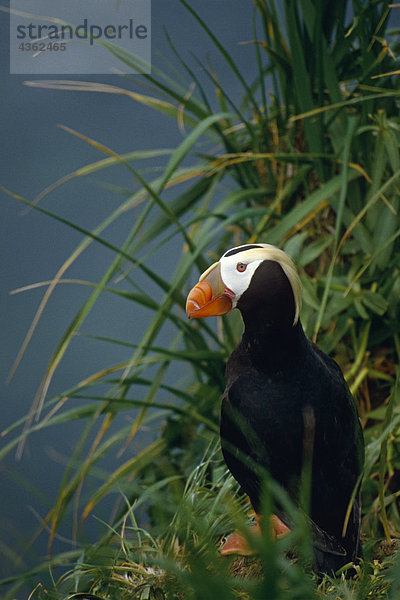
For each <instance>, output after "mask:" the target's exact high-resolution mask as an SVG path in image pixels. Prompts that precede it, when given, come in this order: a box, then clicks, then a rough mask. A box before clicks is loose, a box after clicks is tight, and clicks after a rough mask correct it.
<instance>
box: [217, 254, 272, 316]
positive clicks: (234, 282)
mask: <svg viewBox="0 0 400 600" xmlns="http://www.w3.org/2000/svg"><path fill="white" fill-rule="evenodd" d="M243 254H244V253H243ZM261 263H262V260H253V261H251V262H249V261H248V260H246V259H245V257H244V256H242V255H241V253H240V254H234V255H233V256H227V257H225V256H223V257H222V258H221V260H220V269H221V277H222V281H223V282H224V284H225V286H226V287H227V288H229V290H231V291H232V292H233V293H234V294H235V296H234V297H233V298H232V308H235V306H236V304H237V303H238V300H239V299H240V297H241V296H242V294H244V292H245V291H246V290H247V288H248V287H249V285H250V282H251V279H252V277H253V275H254V271H255V270H256V269H257V267H258V265H260V264H261ZM238 265H246V268H245V269H244V270H239V269H241V268H243V267H239V269H238Z"/></svg>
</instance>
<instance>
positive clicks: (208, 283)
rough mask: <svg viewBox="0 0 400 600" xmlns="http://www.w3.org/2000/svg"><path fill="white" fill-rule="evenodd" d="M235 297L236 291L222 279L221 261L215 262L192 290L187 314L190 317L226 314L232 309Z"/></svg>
mask: <svg viewBox="0 0 400 600" xmlns="http://www.w3.org/2000/svg"><path fill="white" fill-rule="evenodd" d="M233 297H234V293H233V292H231V290H229V289H227V288H226V287H225V285H224V282H223V281H222V278H221V273H220V265H219V263H214V264H213V265H211V267H209V268H208V269H207V271H205V272H204V273H203V274H202V275H201V277H200V279H199V282H198V283H197V284H196V285H195V286H194V288H193V289H191V290H190V292H189V295H188V297H187V300H186V314H187V316H188V317H189V319H200V318H202V317H217V316H219V315H224V314H226V313H227V312H229V311H230V310H231V309H232V298H233Z"/></svg>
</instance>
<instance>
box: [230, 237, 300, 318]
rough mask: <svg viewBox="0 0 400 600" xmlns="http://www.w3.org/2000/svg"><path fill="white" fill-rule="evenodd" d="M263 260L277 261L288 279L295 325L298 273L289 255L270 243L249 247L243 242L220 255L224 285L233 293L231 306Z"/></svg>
mask: <svg viewBox="0 0 400 600" xmlns="http://www.w3.org/2000/svg"><path fill="white" fill-rule="evenodd" d="M240 248H243V250H240V251H237V250H239V249H240ZM234 250H236V252H234V253H232V254H231V252H233V251H234ZM227 254H228V256H227ZM264 260H274V261H276V262H277V263H279V264H280V266H281V267H282V269H283V271H284V273H285V275H286V277H287V278H288V280H289V283H290V285H291V288H292V291H293V296H294V302H295V316H294V322H293V324H294V325H295V324H296V323H297V320H298V318H299V312H300V306H301V289H300V279H299V275H298V273H297V270H296V268H295V266H294V264H293V262H292V260H291V259H290V258H289V256H288V255H287V254H285V252H283V250H280V249H279V248H276V247H275V246H272V245H271V244H256V245H254V246H253V247H249V245H248V244H245V245H243V246H238V247H237V248H232V249H231V250H228V251H227V252H225V254H224V255H223V256H222V257H221V259H220V261H219V263H220V274H221V278H222V281H223V282H224V284H225V286H226V287H227V288H229V290H231V291H232V292H233V293H234V294H235V297H234V298H232V308H234V307H235V306H236V305H237V303H238V301H239V299H240V297H241V296H242V294H243V293H244V292H245V291H246V290H247V288H248V287H249V285H250V282H251V278H252V277H253V275H254V272H255V270H256V269H257V267H258V266H259V265H260V263H262V262H263V261H264Z"/></svg>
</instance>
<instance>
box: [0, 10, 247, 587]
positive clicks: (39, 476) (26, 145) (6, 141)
mask: <svg viewBox="0 0 400 600" xmlns="http://www.w3.org/2000/svg"><path fill="white" fill-rule="evenodd" d="M3 4H5V3H4V2H3ZM191 5H192V6H193V7H194V8H195V9H196V10H197V11H198V12H199V14H200V15H201V16H202V17H203V18H204V19H205V20H206V21H207V23H208V24H209V25H210V27H211V28H212V30H213V31H214V32H215V33H216V34H217V36H218V37H219V38H220V40H221V41H222V42H223V44H224V45H225V47H226V49H227V50H228V51H229V52H230V53H231V54H232V56H233V57H234V59H235V60H236V61H237V63H238V65H239V66H240V68H241V69H242V71H243V72H244V73H245V74H246V76H247V78H248V81H252V80H253V78H254V76H255V73H256V71H257V67H256V64H255V60H254V49H253V48H252V47H251V45H239V42H243V41H248V40H251V39H253V23H252V16H253V12H252V6H253V3H252V2H251V1H250V0H193V1H192V2H191ZM0 22H1V32H2V35H1V38H0V47H1V57H2V60H1V63H0V69H1V75H2V77H1V81H2V93H1V96H0V103H1V104H0V105H1V110H0V121H1V162H0V184H1V185H2V186H4V187H5V188H7V189H9V190H11V191H12V192H14V193H16V194H19V195H21V196H23V197H24V198H26V199H28V200H34V199H35V198H36V196H37V195H38V194H39V193H40V192H41V191H42V190H44V189H45V188H46V187H47V186H49V185H51V184H52V183H54V182H55V181H56V180H58V179H59V178H61V177H63V176H65V175H67V174H69V173H71V172H72V171H74V170H75V169H77V168H79V167H81V166H83V165H85V164H88V163H91V162H94V161H96V160H100V159H102V158H104V155H102V154H101V153H100V152H98V151H97V150H95V149H94V148H93V147H90V146H89V145H87V144H85V143H84V142H82V141H80V140H79V139H78V138H76V137H74V136H72V135H70V134H68V133H67V132H66V131H64V130H62V129H61V128H59V127H58V125H59V124H61V125H65V126H67V127H70V128H72V129H73V130H76V131H78V132H81V133H83V134H84V135H86V136H88V137H89V138H93V139H94V140H98V141H99V142H101V143H102V144H104V145H105V146H107V147H109V148H111V149H112V150H114V151H115V152H117V153H124V152H129V151H133V150H142V149H152V148H174V147H175V146H176V145H177V144H178V143H179V142H180V141H181V140H182V133H181V132H180V131H179V128H178V125H177V123H176V122H174V121H173V120H171V119H169V118H167V117H165V116H162V115H159V114H157V113H156V112H154V111H152V110H151V109H149V108H145V107H143V106H142V105H140V104H138V103H135V102H133V101H132V100H131V99H129V98H127V97H124V96H117V95H112V94H91V93H79V92H61V91H52V90H42V89H34V88H31V87H27V86H25V85H24V81H25V80H27V79H33V80H35V79H43V77H40V76H32V77H29V76H22V75H10V74H9V65H8V56H9V50H8V43H9V40H8V15H7V14H6V13H4V12H0ZM164 27H165V28H166V29H167V31H168V33H169V35H170V36H171V37H172V39H173V41H174V43H175V45H176V47H177V49H178V51H179V53H180V54H181V55H182V57H183V58H184V59H185V60H188V61H189V62H190V63H191V66H192V68H193V69H194V70H195V72H196V74H197V75H198V76H202V72H201V71H202V69H201V67H200V66H199V65H198V64H196V62H195V61H194V60H193V59H192V58H191V56H190V53H191V52H193V53H194V54H195V55H196V56H198V57H199V58H200V59H201V60H202V61H203V62H205V63H208V64H210V65H211V66H212V67H213V69H215V71H216V72H217V73H218V76H219V77H220V78H221V80H223V83H224V86H225V87H226V88H227V89H228V90H229V92H230V93H232V94H235V90H236V89H237V93H239V90H240V88H239V84H238V83H237V80H236V79H235V77H234V76H233V75H232V73H231V72H230V71H229V69H228V67H227V65H226V63H225V62H224V60H223V59H222V58H221V56H220V55H219V53H218V51H217V49H216V48H215V47H214V46H213V45H212V43H211V41H210V40H209V38H208V37H207V35H206V34H205V32H204V31H202V30H201V28H200V27H199V25H198V24H197V23H196V22H195V20H194V19H193V17H192V16H191V15H190V14H188V12H187V11H186V10H185V9H184V7H183V6H182V5H181V4H180V3H179V2H178V1H177V0H175V1H173V2H165V1H163V0H153V1H152V55H153V64H154V65H157V66H158V67H161V68H164V67H165V63H164V60H165V58H167V59H168V60H170V61H171V62H172V63H173V64H174V65H175V68H177V69H178V71H179V70H180V71H182V68H181V67H180V66H179V64H178V63H177V61H176V60H175V59H174V56H173V53H172V51H171V50H170V48H169V46H168V43H167V40H166V36H165V32H164ZM49 78H56V77H49ZM63 78H65V77H60V79H63ZM68 78H69V79H78V80H86V81H97V82H102V83H108V84H112V85H120V86H121V87H124V86H126V87H129V88H130V89H132V90H135V91H139V92H144V93H146V89H144V88H142V87H141V86H140V85H137V84H136V83H135V82H134V83H126V82H124V81H123V80H122V79H121V78H119V77H118V76H115V75H110V76H80V77H68ZM139 79H140V76H138V80H139ZM203 81H207V78H205V77H203ZM207 85H208V87H209V89H211V86H210V85H209V84H207ZM155 164H156V163H153V166H154V165H155ZM100 182H108V183H109V182H113V183H114V184H115V185H117V186H120V187H126V188H131V189H132V177H131V176H130V175H129V174H128V173H127V171H126V169H124V168H116V169H113V171H112V172H111V171H107V172H103V173H102V174H101V175H100V176H99V177H89V178H86V179H80V180H73V181H71V182H70V183H68V184H67V185H65V186H62V187H60V188H58V189H57V190H56V191H54V192H53V193H51V194H50V195H49V196H47V197H46V198H45V199H44V200H43V201H42V203H41V205H42V206H43V207H46V208H47V209H49V210H51V211H53V212H55V213H57V214H60V215H62V216H63V217H65V218H67V219H70V220H71V221H74V222H76V223H78V224H79V225H81V226H82V227H84V228H87V229H93V228H94V227H95V226H96V225H97V224H99V223H100V222H101V221H102V220H103V219H104V218H105V217H106V216H107V215H108V214H109V213H110V212H111V211H112V210H113V209H115V208H116V207H117V206H118V204H119V203H120V202H121V196H119V195H118V194H117V193H116V192H114V191H112V190H110V189H106V188H105V187H101V186H100V185H99V183H100ZM134 189H137V184H134ZM134 219H135V213H134V212H133V211H130V212H128V213H127V214H126V217H125V220H124V219H119V220H118V222H117V223H116V225H115V226H113V227H112V228H111V229H110V230H109V231H108V232H107V239H109V240H111V241H112V242H113V243H115V244H116V245H118V244H120V243H121V241H122V240H123V239H124V237H125V235H126V233H127V232H128V231H129V229H130V228H131V226H132V223H133V220H134ZM0 227H1V234H0V236H1V237H0V239H1V264H2V267H1V286H0V321H1V323H0V331H1V335H2V344H1V360H0V390H1V391H0V394H1V396H0V402H1V404H0V406H1V409H0V410H1V417H0V431H4V430H5V429H6V428H7V427H9V426H10V425H11V424H12V423H14V422H15V421H17V420H18V419H21V418H23V417H24V416H25V415H26V413H27V411H28V410H29V408H30V406H31V404H32V401H33V398H34V396H35V393H36V391H37V389H38V387H39V384H40V381H41V379H42V376H43V374H44V372H45V369H46V366H47V364H48V361H49V358H50V356H51V353H52V352H53V351H54V349H55V347H56V345H57V343H58V341H59V339H60V338H61V336H62V334H63V332H64V331H65V329H66V327H67V326H68V324H69V323H70V321H71V320H72V318H73V317H74V315H75V313H76V311H77V310H78V309H79V307H80V306H81V304H82V302H83V301H84V299H85V298H86V297H87V293H88V292H87V290H86V289H82V288H80V287H78V286H74V285H63V286H59V288H58V289H57V290H56V291H55V293H54V294H53V296H52V298H51V300H50V302H49V304H48V306H47V308H46V310H45V313H44V315H43V316H42V318H41V320H40V323H39V325H38V327H37V329H36V331H35V333H34V336H33V338H32V340H31V342H30V344H29V346H28V349H27V351H26V352H25V354H24V357H23V359H22V362H21V364H20V366H19V367H18V369H17V371H16V373H15V375H14V377H13V378H12V380H11V382H10V383H9V384H6V380H7V377H8V374H9V372H10V369H11V367H12V365H13V362H14V360H15V358H16V356H17V353H18V350H19V348H20V347H21V344H22V342H23V340H24V337H25V335H26V333H27V331H28V329H29V326H30V324H31V322H32V319H33V317H34V315H35V312H36V310H37V308H38V306H39V303H40V301H41V298H42V297H43V294H44V290H45V288H37V289H33V290H30V291H26V292H24V293H20V294H14V295H11V294H10V292H11V291H12V290H15V289H16V288H20V287H21V286H25V285H29V284H31V283H36V282H40V281H46V280H49V279H52V278H53V277H54V275H55V273H56V272H57V270H58V268H59V267H60V266H61V265H62V264H63V262H64V261H65V260H66V259H67V258H68V257H69V256H70V254H71V253H72V251H73V250H74V249H75V247H76V246H77V244H78V243H79V242H80V240H81V236H80V235H79V234H78V233H77V232H75V231H73V230H72V229H70V228H68V227H66V226H64V225H62V224H60V223H57V222H55V221H53V220H52V219H50V218H48V217H46V216H44V215H41V214H39V213H37V212H35V211H29V212H26V211H24V207H23V206H22V205H21V204H20V203H19V202H18V201H17V200H14V199H12V198H11V197H9V196H7V195H6V194H4V193H2V192H1V218H0ZM181 247H182V246H181V241H179V242H177V243H176V245H175V246H173V247H171V248H170V253H169V254H166V253H165V252H163V253H162V255H161V256H158V257H156V258H154V260H157V261H158V263H159V264H160V261H162V264H163V267H164V268H165V274H166V276H167V275H168V274H169V273H172V270H173V268H174V263H175V261H176V260H177V259H178V257H179V254H180V252H181ZM111 259H112V255H111V253H110V252H109V251H107V250H105V249H103V248H101V247H99V246H98V245H96V244H92V245H91V247H90V248H89V249H88V250H87V251H86V252H85V253H84V254H83V255H82V256H81V257H80V258H79V260H78V261H77V263H76V264H74V265H73V267H72V268H71V269H70V270H68V272H67V273H66V276H67V277H69V278H78V279H83V280H89V281H98V280H99V278H100V277H101V275H102V274H103V273H104V270H105V268H106V266H107V265H108V264H109V263H110V261H111ZM114 306H115V305H114ZM114 306H111V304H110V303H109V299H107V298H104V299H102V300H101V301H100V302H99V303H98V305H96V308H95V309H94V310H93V311H92V313H91V315H90V317H89V319H88V320H87V322H86V323H85V331H86V332H87V333H93V334H97V333H99V332H100V331H101V332H102V334H103V335H109V336H111V337H114V338H117V339H123V340H127V341H131V342H133V343H134V342H136V341H138V340H139V339H140V333H141V331H142V330H141V327H142V328H143V327H145V325H146V322H143V323H139V321H140V320H143V319H141V318H140V317H138V315H135V314H134V308H133V305H130V304H129V303H122V302H121V303H120V304H119V305H118V310H115V308H114ZM128 356H129V351H127V350H126V349H125V350H124V349H123V348H118V347H114V346H111V345H103V344H100V343H94V342H93V341H91V340H82V339H81V340H79V343H73V344H72V346H71V349H70V351H69V352H68V353H67V354H66V356H65V359H64V360H63V362H62V364H61V366H60V368H59V369H58V371H57V373H56V375H55V377H54V380H53V383H52V386H51V391H52V392H61V391H63V390H65V389H68V388H70V387H71V386H72V385H74V384H75V383H77V382H78V381H80V380H81V379H82V378H84V377H86V376H87V375H88V374H90V373H92V372H95V371H97V370H99V369H100V368H102V367H105V366H107V365H110V364H114V363H116V362H118V361H120V360H124V359H126V358H127V357H128ZM81 431H82V424H80V423H78V424H76V425H74V424H73V423H70V424H68V425H63V426H60V427H55V428H48V429H45V430H43V431H41V432H40V433H38V434H35V435H31V436H30V437H29V439H28V443H27V445H26V448H25V451H24V454H23V457H22V459H21V460H20V461H18V462H17V461H16V460H15V452H12V453H11V454H10V455H9V456H8V457H7V459H6V460H5V461H4V462H3V463H1V464H0V477H1V484H0V507H1V512H0V573H1V576H3V577H4V576H8V575H10V574H11V573H12V572H13V560H12V556H11V555H12V553H15V554H16V555H18V554H19V553H20V552H21V551H22V549H23V548H24V546H25V544H26V542H27V541H28V540H29V539H30V537H31V536H32V534H33V533H34V531H35V530H36V528H37V527H38V525H39V522H40V518H43V517H44V516H45V514H46V512H47V510H48V509H49V508H50V507H51V505H52V502H53V501H54V499H55V498H56V495H57V492H58V489H59V485H60V481H61V477H62V474H63V471H64V466H65V461H66V459H67V457H68V456H70V454H71V451H72V450H73V448H74V446H75V444H76V442H77V440H78V438H79V434H80V433H81ZM11 438H12V433H10V434H8V435H7V436H5V437H3V438H2V439H1V445H3V444H5V443H7V442H8V441H9V440H10V439H11ZM139 441H140V438H139ZM138 443H139V442H138ZM109 460H110V465H109V466H110V468H116V467H117V466H118V464H119V461H121V459H119V458H118V457H117V455H116V453H115V456H112V457H110V458H109ZM100 516H103V517H104V516H105V515H100ZM95 525H96V526H97V524H96V523H94V522H93V523H92V524H91V523H89V524H88V528H87V531H88V536H89V537H90V536H92V537H93V536H96V529H95V527H94V526H95ZM91 526H92V527H93V529H92V530H91ZM62 533H63V534H64V535H65V536H66V537H69V536H70V535H71V523H66V524H65V526H64V527H63V528H62ZM47 537H48V536H47V534H46V533H43V534H42V535H41V536H40V537H39V539H38V540H37V541H36V543H35V545H34V547H33V551H32V550H31V551H30V552H28V553H27V555H26V556H25V557H24V559H23V562H24V563H25V564H33V562H34V561H35V558H38V557H40V556H44V555H45V554H46V551H47ZM60 543H61V542H60ZM61 545H62V543H61ZM67 547H68V544H66V545H65V546H64V549H67ZM17 570H18V569H17Z"/></svg>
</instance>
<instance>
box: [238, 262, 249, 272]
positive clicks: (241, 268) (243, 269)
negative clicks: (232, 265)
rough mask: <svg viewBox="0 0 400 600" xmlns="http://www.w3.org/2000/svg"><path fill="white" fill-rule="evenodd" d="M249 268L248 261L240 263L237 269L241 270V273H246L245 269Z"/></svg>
mask: <svg viewBox="0 0 400 600" xmlns="http://www.w3.org/2000/svg"><path fill="white" fill-rule="evenodd" d="M246 269H247V265H246V263H238V264H237V265H236V270H237V271H239V273H244V271H245V270H246Z"/></svg>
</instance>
